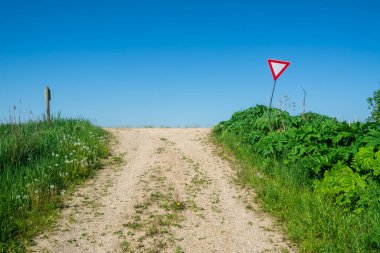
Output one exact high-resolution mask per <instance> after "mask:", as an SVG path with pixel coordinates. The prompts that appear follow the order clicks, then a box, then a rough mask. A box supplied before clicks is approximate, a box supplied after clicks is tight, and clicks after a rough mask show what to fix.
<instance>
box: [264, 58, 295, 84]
mask: <svg viewBox="0 0 380 253" xmlns="http://www.w3.org/2000/svg"><path fill="white" fill-rule="evenodd" d="M272 62H274V63H281V64H285V67H284V68H283V69H282V70H281V71H280V72H279V73H278V74H277V76H276V75H275V73H274V70H273V67H272V64H271V63H272ZM268 64H269V68H270V71H271V72H272V76H273V79H274V80H275V81H276V80H277V78H279V77H280V76H281V74H282V73H283V72H284V71H285V69H287V68H288V67H289V65H290V62H288V61H279V60H273V59H268Z"/></svg>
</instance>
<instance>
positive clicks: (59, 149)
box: [0, 119, 109, 252]
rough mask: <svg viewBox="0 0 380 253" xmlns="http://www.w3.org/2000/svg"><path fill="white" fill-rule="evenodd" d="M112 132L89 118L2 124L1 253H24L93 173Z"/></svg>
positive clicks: (106, 153)
mask: <svg viewBox="0 0 380 253" xmlns="http://www.w3.org/2000/svg"><path fill="white" fill-rule="evenodd" d="M108 137H109V136H108V134H107V133H106V132H105V131H104V130H103V129H101V128H99V127H96V126H93V125H92V124H90V123H89V122H88V121H85V120H71V119H57V120H54V121H53V122H51V123H50V124H49V123H46V122H39V121H30V122H26V123H10V124H1V125H0V252H24V251H25V250H26V247H27V246H28V245H29V244H30V240H31V238H32V237H33V236H34V235H35V234H36V233H37V232H39V231H41V230H42V228H46V227H47V226H48V225H49V224H51V223H52V222H53V221H54V219H55V213H56V212H55V210H57V209H58V208H60V206H61V205H62V199H63V198H64V196H65V195H66V194H67V193H68V192H69V191H70V189H72V186H73V185H76V184H78V183H80V182H82V181H83V180H85V179H86V178H88V177H91V176H92V175H93V174H94V171H95V170H96V169H98V168H100V166H101V159H102V158H104V157H106V156H107V155H108V153H109V150H108Z"/></svg>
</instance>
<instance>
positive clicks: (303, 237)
mask: <svg viewBox="0 0 380 253" xmlns="http://www.w3.org/2000/svg"><path fill="white" fill-rule="evenodd" d="M214 137H215V138H214V140H215V141H216V142H217V143H218V144H219V145H220V146H222V147H223V148H224V150H225V151H226V152H227V153H229V155H231V157H232V159H233V160H234V162H235V163H237V164H239V166H238V167H239V178H240V179H241V180H242V182H244V183H245V184H246V185H248V186H250V187H253V188H255V189H256V193H257V199H258V201H259V202H260V203H261V204H262V206H263V207H264V209H265V210H267V211H269V212H270V213H272V214H274V215H275V216H276V217H277V220H278V222H279V223H280V224H283V227H284V229H285V230H286V232H287V234H288V236H289V237H290V239H291V240H293V241H294V242H296V243H297V244H298V245H299V248H300V250H301V252H334V253H335V252H378V250H379V248H380V240H379V238H380V212H379V211H378V210H373V211H369V212H365V213H363V214H353V213H344V212H343V211H342V209H341V208H339V207H337V206H334V205H333V204H332V203H330V202H329V201H326V200H325V199H323V198H321V197H320V196H319V195H318V194H316V193H315V192H314V191H313V185H312V183H311V181H310V180H308V179H307V176H306V175H305V174H304V173H302V171H301V170H302V166H299V165H297V164H291V165H284V164H282V163H281V161H278V160H276V159H271V160H268V159H261V158H260V157H259V156H257V155H255V154H253V153H252V152H250V151H249V148H248V147H247V146H245V145H239V144H237V142H236V141H234V139H233V138H230V137H229V135H228V134H224V135H223V136H216V135H214ZM229 155H227V157H228V156H229Z"/></svg>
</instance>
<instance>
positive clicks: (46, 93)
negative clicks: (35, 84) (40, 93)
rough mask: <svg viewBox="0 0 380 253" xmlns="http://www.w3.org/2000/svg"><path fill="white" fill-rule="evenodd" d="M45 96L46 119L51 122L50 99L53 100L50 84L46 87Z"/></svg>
mask: <svg viewBox="0 0 380 253" xmlns="http://www.w3.org/2000/svg"><path fill="white" fill-rule="evenodd" d="M45 98H46V120H47V121H48V122H50V120H51V118H50V100H51V91H50V89H49V86H46V88H45Z"/></svg>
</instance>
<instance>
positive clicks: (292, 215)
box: [213, 90, 380, 252]
mask: <svg viewBox="0 0 380 253" xmlns="http://www.w3.org/2000/svg"><path fill="white" fill-rule="evenodd" d="M368 102H369V105H370V108H371V109H372V113H371V117H370V118H369V119H368V121H367V122H364V123H363V122H356V123H352V124H350V123H347V122H340V121H338V120H336V119H335V118H331V117H327V116H324V115H319V114H316V113H305V114H301V115H298V116H291V115H289V113H288V112H286V111H283V110H279V109H274V108H272V109H270V108H267V107H265V106H262V105H258V106H256V107H253V108H249V109H247V110H244V111H240V112H237V113H235V114H234V115H233V116H232V118H231V119H230V120H228V121H224V122H221V123H219V124H218V125H217V126H215V127H214V129H213V135H214V137H215V139H216V141H217V142H218V143H219V144H221V145H222V146H224V147H225V148H226V149H227V150H228V151H229V152H231V153H232V154H233V155H234V157H235V158H236V160H237V161H238V163H239V164H240V165H241V166H239V167H240V168H241V169H240V171H239V175H240V178H241V179H242V180H243V181H244V182H245V183H246V184H247V185H249V186H252V187H254V188H255V189H256V192H257V196H258V200H259V201H260V202H261V203H262V205H263V207H264V208H265V209H266V210H268V211H270V212H272V213H273V214H274V215H275V216H277V217H278V221H279V222H281V223H282V224H285V225H284V226H285V229H286V231H287V233H288V235H289V237H290V238H291V239H292V240H293V241H295V242H297V243H298V244H299V246H300V249H301V251H303V252H379V251H380V118H379V115H380V90H379V91H376V92H375V93H374V96H373V97H371V98H369V99H368Z"/></svg>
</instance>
